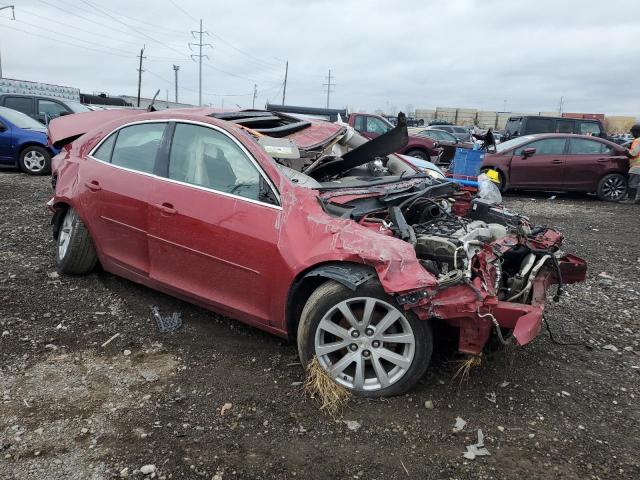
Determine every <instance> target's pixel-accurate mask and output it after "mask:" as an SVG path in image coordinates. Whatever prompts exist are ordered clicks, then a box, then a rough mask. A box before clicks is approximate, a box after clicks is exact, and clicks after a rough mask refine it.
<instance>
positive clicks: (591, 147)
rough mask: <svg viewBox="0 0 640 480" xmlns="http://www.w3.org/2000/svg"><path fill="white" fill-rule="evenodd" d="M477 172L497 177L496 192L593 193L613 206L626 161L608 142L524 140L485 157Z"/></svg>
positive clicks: (623, 184)
mask: <svg viewBox="0 0 640 480" xmlns="http://www.w3.org/2000/svg"><path fill="white" fill-rule="evenodd" d="M482 168H492V169H494V170H497V171H498V172H499V174H500V189H501V190H502V191H503V192H504V191H506V190H508V189H510V188H521V189H527V190H557V191H582V192H595V193H597V195H598V197H599V198H600V199H602V200H609V201H616V200H619V199H620V198H622V197H623V196H624V194H625V193H626V190H627V178H626V174H627V171H628V170H629V160H628V158H627V156H626V155H625V149H624V148H622V147H621V146H620V145H616V144H615V143H613V142H609V141H608V140H604V139H601V138H598V137H592V136H584V135H567V134H564V135H561V134H539V135H525V136H523V137H518V138H514V139H511V140H508V141H506V142H502V143H501V144H500V145H498V146H497V147H496V153H494V154H487V155H485V158H484V162H483V164H482Z"/></svg>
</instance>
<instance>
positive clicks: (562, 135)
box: [515, 133, 620, 150]
mask: <svg viewBox="0 0 640 480" xmlns="http://www.w3.org/2000/svg"><path fill="white" fill-rule="evenodd" d="M522 137H533V138H532V139H531V141H532V142H533V141H535V140H542V139H545V138H584V139H587V140H595V141H597V142H601V143H605V144H607V145H612V146H614V147H618V150H619V149H620V145H618V144H616V143H613V142H611V141H609V140H607V139H604V138H600V137H596V136H593V135H577V134H575V133H532V134H529V135H523V136H522ZM522 137H515V138H522ZM516 148H517V147H516Z"/></svg>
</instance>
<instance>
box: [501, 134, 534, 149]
mask: <svg viewBox="0 0 640 480" xmlns="http://www.w3.org/2000/svg"><path fill="white" fill-rule="evenodd" d="M534 138H535V137H533V136H531V135H526V136H524V137H518V138H512V139H511V140H507V141H506V142H502V143H501V144H500V145H497V146H496V152H498V153H500V152H504V151H506V150H510V149H512V148H516V147H518V146H520V145H522V144H524V143H527V142H529V141H531V140H533V139H534Z"/></svg>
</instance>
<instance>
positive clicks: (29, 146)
mask: <svg viewBox="0 0 640 480" xmlns="http://www.w3.org/2000/svg"><path fill="white" fill-rule="evenodd" d="M56 153H58V150H57V149H54V148H51V147H49V146H48V145H47V131H46V129H45V127H44V126H43V125H42V124H41V123H39V122H37V121H35V120H34V119H33V118H31V117H28V116H27V115H25V114H24V113H20V112H18V111H16V110H12V109H10V108H5V107H0V164H2V165H10V166H15V167H18V168H20V169H21V170H22V171H23V172H25V173H28V174H30V175H46V174H48V173H49V172H50V171H51V157H52V156H53V155H55V154H56Z"/></svg>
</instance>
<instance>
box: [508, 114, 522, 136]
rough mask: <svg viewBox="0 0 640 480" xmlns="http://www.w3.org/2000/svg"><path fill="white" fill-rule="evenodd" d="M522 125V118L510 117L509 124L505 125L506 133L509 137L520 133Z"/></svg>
mask: <svg viewBox="0 0 640 480" xmlns="http://www.w3.org/2000/svg"><path fill="white" fill-rule="evenodd" d="M521 125H522V118H521V117H516V118H510V119H509V120H508V121H507V125H506V126H505V127H504V130H505V134H506V135H507V136H508V137H512V136H514V135H520V134H521V133H522V132H521V131H520V129H521Z"/></svg>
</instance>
